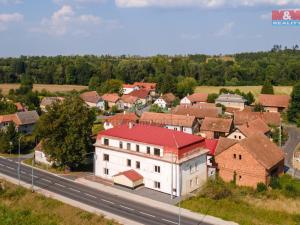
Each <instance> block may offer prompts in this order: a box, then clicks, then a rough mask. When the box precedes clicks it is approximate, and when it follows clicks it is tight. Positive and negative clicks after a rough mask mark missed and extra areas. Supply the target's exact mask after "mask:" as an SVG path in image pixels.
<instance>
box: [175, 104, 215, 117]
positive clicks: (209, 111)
mask: <svg viewBox="0 0 300 225" xmlns="http://www.w3.org/2000/svg"><path fill="white" fill-rule="evenodd" d="M172 112H173V114H177V115H190V116H195V117H196V118H197V119H203V118H205V117H208V116H209V117H218V114H219V113H218V108H217V107H214V108H213V107H208V108H199V107H193V106H192V107H191V106H188V105H178V106H176V107H175V108H174V109H173V110H172Z"/></svg>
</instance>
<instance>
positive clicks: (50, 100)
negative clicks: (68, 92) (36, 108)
mask: <svg viewBox="0 0 300 225" xmlns="http://www.w3.org/2000/svg"><path fill="white" fill-rule="evenodd" d="M63 100H64V98H63V97H44V98H43V99H42V101H41V103H40V108H41V110H42V111H43V112H47V109H46V107H51V105H52V104H53V103H54V102H56V101H58V102H61V101H63Z"/></svg>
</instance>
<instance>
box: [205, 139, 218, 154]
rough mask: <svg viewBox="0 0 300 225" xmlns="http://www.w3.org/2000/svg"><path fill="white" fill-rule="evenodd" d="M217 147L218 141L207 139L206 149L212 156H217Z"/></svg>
mask: <svg viewBox="0 0 300 225" xmlns="http://www.w3.org/2000/svg"><path fill="white" fill-rule="evenodd" d="M217 145H218V140H217V139H205V147H206V148H207V149H208V150H209V153H210V155H215V151H216V148H217Z"/></svg>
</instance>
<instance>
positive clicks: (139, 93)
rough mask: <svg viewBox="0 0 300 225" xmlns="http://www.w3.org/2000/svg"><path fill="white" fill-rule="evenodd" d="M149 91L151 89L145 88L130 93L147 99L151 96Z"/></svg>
mask: <svg viewBox="0 0 300 225" xmlns="http://www.w3.org/2000/svg"><path fill="white" fill-rule="evenodd" d="M149 92H150V90H148V89H145V88H143V89H139V90H135V91H133V92H131V93H129V94H128V95H130V96H134V97H137V98H140V99H146V98H147V97H148V96H149Z"/></svg>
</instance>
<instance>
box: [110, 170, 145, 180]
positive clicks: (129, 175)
mask: <svg viewBox="0 0 300 225" xmlns="http://www.w3.org/2000/svg"><path fill="white" fill-rule="evenodd" d="M120 175H124V176H125V177H127V178H128V179H129V180H131V181H133V182H134V181H138V180H141V179H144V177H143V176H142V175H140V174H139V173H138V172H136V171H135V170H133V169H131V170H127V171H124V172H121V173H118V174H116V175H114V177H117V176H120Z"/></svg>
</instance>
